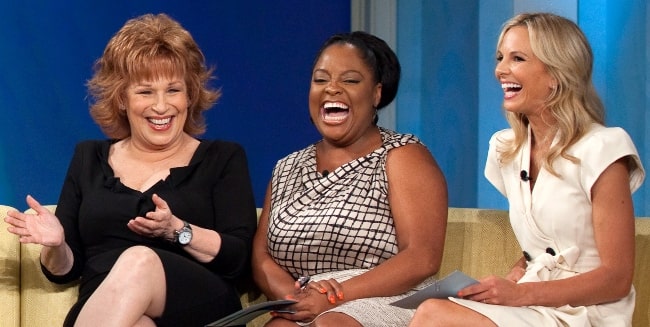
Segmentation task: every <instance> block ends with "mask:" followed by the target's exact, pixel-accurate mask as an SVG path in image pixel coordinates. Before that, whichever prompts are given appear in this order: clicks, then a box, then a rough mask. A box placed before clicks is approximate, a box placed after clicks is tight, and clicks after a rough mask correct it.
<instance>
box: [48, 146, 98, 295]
mask: <svg viewBox="0 0 650 327" xmlns="http://www.w3.org/2000/svg"><path fill="white" fill-rule="evenodd" d="M94 144H95V143H94V142H92V141H86V142H83V143H79V144H78V145H77V146H76V147H75V151H74V155H73V157H72V160H71V162H70V165H69V166H68V171H67V173H66V176H65V180H64V182H63V187H62V188H61V193H60V195H59V202H58V203H57V207H56V212H55V215H56V216H57V217H58V218H59V221H60V222H61V225H63V229H64V231H65V242H66V243H67V244H68V246H69V247H70V249H71V250H72V254H73V257H74V259H73V260H74V262H73V265H72V269H71V270H70V271H69V272H68V273H67V274H65V275H60V276H59V275H53V274H52V273H51V272H50V271H48V270H47V268H45V266H43V265H42V264H41V270H42V271H43V274H44V275H45V277H47V279H48V280H50V281H51V282H53V283H57V284H65V283H69V282H72V281H75V280H77V279H79V277H80V276H81V272H82V270H83V267H84V262H85V258H84V254H83V253H84V252H83V249H82V244H81V237H80V235H79V225H78V222H79V219H78V218H79V217H78V213H79V206H80V204H81V191H80V186H79V180H78V178H79V172H81V171H82V170H83V169H84V161H85V158H84V157H85V156H88V155H89V154H91V153H92V152H93V151H92V150H93V148H94Z"/></svg>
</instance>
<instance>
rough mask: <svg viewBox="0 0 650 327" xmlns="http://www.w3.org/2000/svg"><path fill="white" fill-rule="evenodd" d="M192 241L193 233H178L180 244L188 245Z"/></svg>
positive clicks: (184, 231) (186, 231) (185, 231)
mask: <svg viewBox="0 0 650 327" xmlns="http://www.w3.org/2000/svg"><path fill="white" fill-rule="evenodd" d="M191 240H192V231H189V230H183V231H181V232H180V233H178V243H179V244H181V245H187V244H189V243H190V241H191Z"/></svg>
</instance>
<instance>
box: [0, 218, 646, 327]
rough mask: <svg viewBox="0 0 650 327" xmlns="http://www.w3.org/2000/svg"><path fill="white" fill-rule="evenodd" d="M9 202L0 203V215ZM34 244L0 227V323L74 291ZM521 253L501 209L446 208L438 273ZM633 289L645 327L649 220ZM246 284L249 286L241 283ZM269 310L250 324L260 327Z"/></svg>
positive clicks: (638, 320)
mask: <svg viewBox="0 0 650 327" xmlns="http://www.w3.org/2000/svg"><path fill="white" fill-rule="evenodd" d="M7 209H8V207H5V206H0V217H2V218H4V217H5V212H6V210H7ZM38 253H39V247H37V246H33V245H22V246H21V245H19V243H18V240H17V238H16V237H14V236H13V235H11V234H9V233H8V232H7V231H6V230H4V229H3V230H0V260H2V264H1V265H0V294H1V296H0V326H1V327H17V326H24V327H36V326H38V327H41V326H60V325H61V323H62V321H63V318H64V317H65V314H66V313H67V311H68V309H69V307H70V306H71V305H72V303H74V301H75V299H76V295H77V293H76V292H77V288H76V285H75V284H72V285H64V286H60V285H55V284H52V283H50V282H48V281H47V280H46V279H45V277H43V274H42V273H41V271H40V266H39V263H38ZM520 256H521V252H520V249H519V247H518V245H517V241H516V239H515V237H514V235H513V233H512V231H511V230H510V225H509V223H508V217H507V212H506V211H502V210H488V209H471V208H449V220H448V226H447V237H446V241H445V252H444V258H443V263H442V267H441V269H440V272H439V276H446V275H447V274H449V273H450V272H452V271H454V270H456V269H458V270H462V271H463V272H465V273H466V274H468V275H470V276H473V277H475V278H480V277H483V276H486V275H488V274H501V275H503V274H505V273H506V272H507V271H508V270H509V268H510V266H511V265H512V264H513V263H514V261H515V260H516V259H517V258H519V257H520ZM635 268H636V269H635V276H634V285H635V287H636V290H637V299H636V309H635V315H634V326H643V327H647V326H650V219H647V218H637V219H636V267H635ZM246 286H248V287H246ZM243 289H247V290H244V291H242V296H241V300H242V303H243V305H244V306H248V305H250V304H252V303H257V302H260V301H263V300H264V297H263V296H260V295H259V292H257V291H256V290H255V288H254V286H253V285H252V284H249V285H244V288H243ZM266 319H268V314H267V315H265V316H261V317H259V318H258V319H256V320H255V321H253V322H252V323H249V326H256V327H257V326H261V325H262V324H263V322H264V321H265V320H266Z"/></svg>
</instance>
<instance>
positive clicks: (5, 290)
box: [0, 205, 20, 327]
mask: <svg viewBox="0 0 650 327" xmlns="http://www.w3.org/2000/svg"><path fill="white" fill-rule="evenodd" d="M9 210H15V209H14V208H12V207H9V206H5V205H0V219H3V222H4V218H5V217H6V216H7V211H9ZM3 225H4V227H5V228H4V229H3V230H1V231H0V294H2V296H0V326H3V327H4V326H7V327H18V326H19V325H20V320H19V319H20V243H19V242H18V237H17V236H16V235H14V234H11V233H9V232H8V231H7V230H6V226H7V224H6V223H3Z"/></svg>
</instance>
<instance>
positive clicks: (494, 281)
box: [458, 276, 521, 306]
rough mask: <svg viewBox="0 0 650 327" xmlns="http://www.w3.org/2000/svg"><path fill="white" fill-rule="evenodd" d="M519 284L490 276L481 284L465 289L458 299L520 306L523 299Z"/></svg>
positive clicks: (481, 281) (461, 291)
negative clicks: (519, 302)
mask: <svg viewBox="0 0 650 327" xmlns="http://www.w3.org/2000/svg"><path fill="white" fill-rule="evenodd" d="M520 291H521V287H520V285H519V284H517V283H515V282H513V281H511V280H508V279H505V278H501V277H498V276H489V277H486V278H484V279H481V280H480V281H479V283H476V284H474V285H470V286H468V287H465V288H464V289H462V290H460V292H458V297H460V298H463V299H468V300H472V301H477V302H483V303H489V304H498V305H508V306H519V304H518V301H517V300H518V299H521V294H520Z"/></svg>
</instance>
